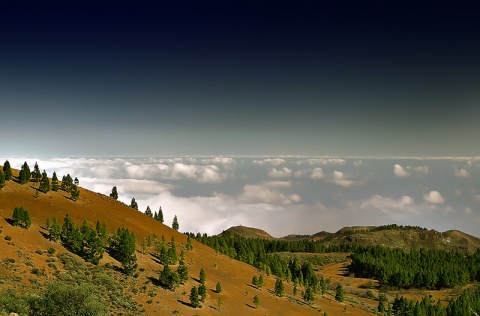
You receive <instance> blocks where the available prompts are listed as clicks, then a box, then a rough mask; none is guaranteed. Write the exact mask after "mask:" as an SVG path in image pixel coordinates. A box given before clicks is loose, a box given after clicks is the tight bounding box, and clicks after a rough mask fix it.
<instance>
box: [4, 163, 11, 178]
mask: <svg viewBox="0 0 480 316" xmlns="http://www.w3.org/2000/svg"><path fill="white" fill-rule="evenodd" d="M3 172H4V173H5V181H10V180H12V167H10V162H9V161H8V160H5V163H4V164H3Z"/></svg>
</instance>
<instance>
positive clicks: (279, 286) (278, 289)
mask: <svg viewBox="0 0 480 316" xmlns="http://www.w3.org/2000/svg"><path fill="white" fill-rule="evenodd" d="M273 292H274V293H275V295H277V296H283V294H284V293H285V287H284V286H283V282H282V280H281V279H279V278H277V280H276V281H275V288H274V289H273Z"/></svg>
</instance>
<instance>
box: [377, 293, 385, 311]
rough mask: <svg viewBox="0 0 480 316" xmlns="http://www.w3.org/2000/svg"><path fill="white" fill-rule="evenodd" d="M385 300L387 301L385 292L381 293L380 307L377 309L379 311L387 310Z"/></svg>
mask: <svg viewBox="0 0 480 316" xmlns="http://www.w3.org/2000/svg"><path fill="white" fill-rule="evenodd" d="M385 301H386V297H385V294H383V293H382V294H380V296H379V297H378V307H377V310H378V312H379V313H383V312H385Z"/></svg>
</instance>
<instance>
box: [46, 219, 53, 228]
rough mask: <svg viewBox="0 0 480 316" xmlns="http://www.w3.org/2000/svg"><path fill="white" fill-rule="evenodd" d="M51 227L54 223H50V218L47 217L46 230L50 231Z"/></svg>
mask: <svg viewBox="0 0 480 316" xmlns="http://www.w3.org/2000/svg"><path fill="white" fill-rule="evenodd" d="M51 225H52V223H50V217H47V221H46V222H45V228H46V229H47V230H50V226H51Z"/></svg>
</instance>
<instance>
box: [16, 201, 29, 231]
mask: <svg viewBox="0 0 480 316" xmlns="http://www.w3.org/2000/svg"><path fill="white" fill-rule="evenodd" d="M12 221H13V226H20V227H22V228H25V229H28V228H30V225H32V222H31V220H30V214H29V213H28V211H27V210H26V209H24V208H23V206H20V207H16V208H15V209H14V210H13V215H12Z"/></svg>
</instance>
